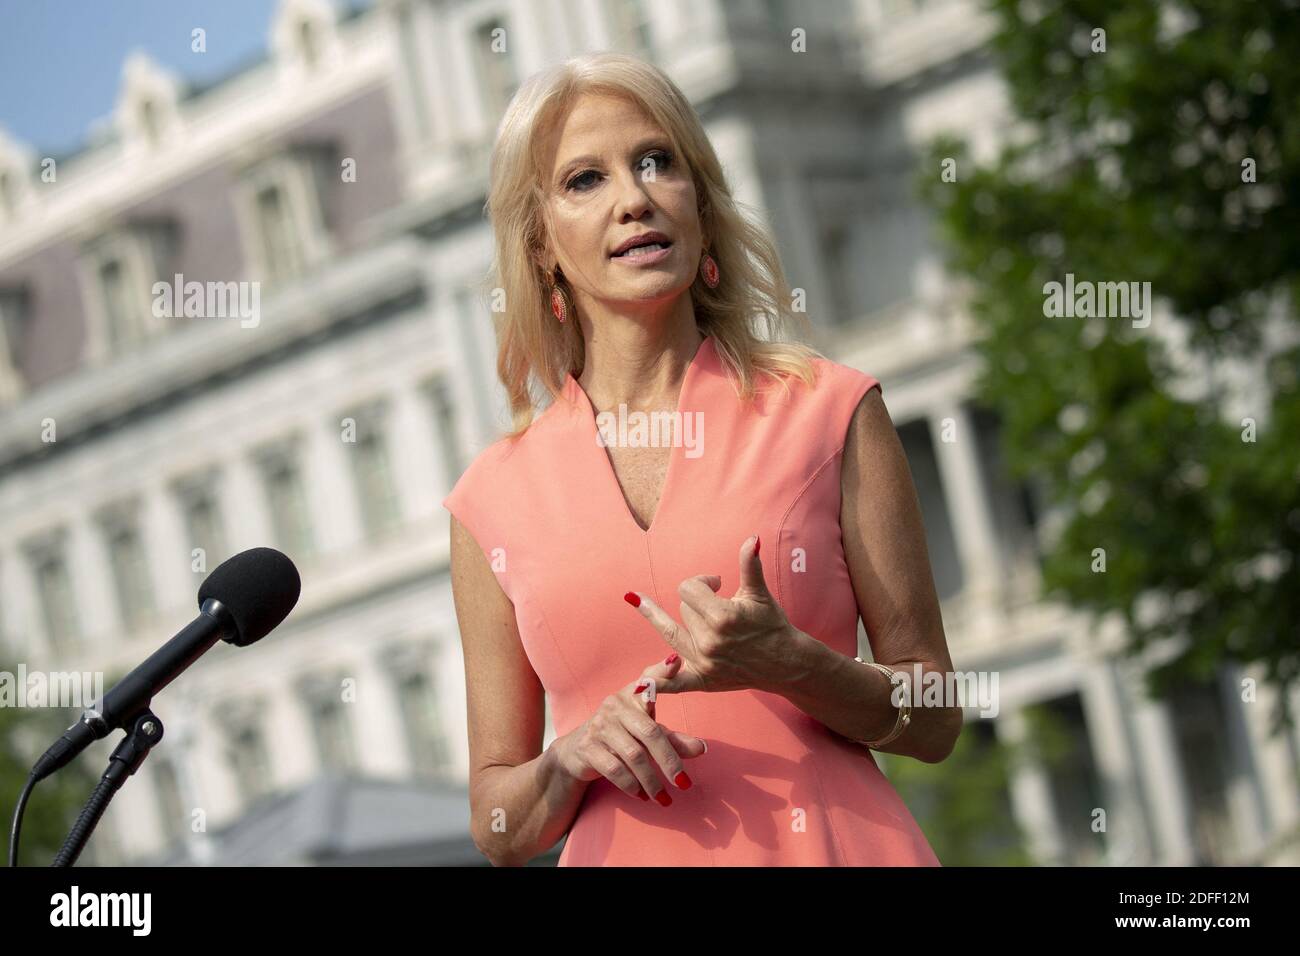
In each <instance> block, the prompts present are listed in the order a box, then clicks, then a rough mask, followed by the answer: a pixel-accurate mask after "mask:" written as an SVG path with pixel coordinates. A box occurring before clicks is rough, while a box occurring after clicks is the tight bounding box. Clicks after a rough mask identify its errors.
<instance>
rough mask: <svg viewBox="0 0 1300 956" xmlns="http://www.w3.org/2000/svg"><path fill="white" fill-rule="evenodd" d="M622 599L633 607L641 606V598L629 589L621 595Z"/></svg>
mask: <svg viewBox="0 0 1300 956" xmlns="http://www.w3.org/2000/svg"><path fill="white" fill-rule="evenodd" d="M623 600H624V601H626V602H627V603H628V604H630V605H632V606H633V607H640V606H641V599H640V598H639V597H637V596H636V595H635V594H633V593H632V592H631V591H628V592H627V593H626V594H624V595H623Z"/></svg>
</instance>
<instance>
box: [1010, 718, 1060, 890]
mask: <svg viewBox="0 0 1300 956" xmlns="http://www.w3.org/2000/svg"><path fill="white" fill-rule="evenodd" d="M993 727H994V730H995V731H996V732H997V735H998V738H999V739H1000V740H1002V741H1003V742H1004V743H1007V744H1009V745H1011V746H1013V747H1016V748H1020V747H1023V746H1024V745H1025V743H1026V740H1027V738H1028V733H1029V728H1028V724H1027V721H1026V720H1025V715H1024V711H1023V710H1020V709H1014V710H1013V709H1007V710H1005V711H1004V712H1003V713H1002V716H1001V717H999V718H998V719H997V720H996V721H995V722H994V724H993ZM1011 774H1012V776H1011V803H1012V806H1013V807H1014V808H1015V814H1016V820H1017V822H1018V823H1019V824H1020V826H1021V828H1022V829H1023V830H1024V832H1025V833H1026V835H1027V836H1028V840H1029V851H1030V853H1031V854H1032V855H1033V858H1034V861H1035V863H1036V864H1038V865H1047V866H1053V865H1060V864H1064V863H1065V862H1066V859H1065V840H1064V838H1063V836H1062V833H1061V824H1060V820H1059V819H1058V817H1057V812H1056V805H1055V800H1054V799H1053V797H1052V788H1051V782H1050V780H1049V778H1048V775H1047V773H1046V771H1045V770H1044V769H1043V768H1042V766H1041V765H1039V764H1038V763H1037V762H1036V761H1032V760H1030V761H1020V762H1018V764H1017V765H1015V766H1013V767H1012V771H1011Z"/></svg>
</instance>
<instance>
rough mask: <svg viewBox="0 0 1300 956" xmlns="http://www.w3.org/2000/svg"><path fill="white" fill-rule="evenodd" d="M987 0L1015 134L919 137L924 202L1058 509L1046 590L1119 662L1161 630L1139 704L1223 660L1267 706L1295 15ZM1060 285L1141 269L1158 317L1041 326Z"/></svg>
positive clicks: (1277, 527) (1277, 638) (1023, 465)
mask: <svg viewBox="0 0 1300 956" xmlns="http://www.w3.org/2000/svg"><path fill="white" fill-rule="evenodd" d="M989 6H990V10H991V12H992V14H993V16H994V18H995V23H996V27H995V31H996V36H995V38H994V40H993V43H992V52H993V56H994V58H995V60H996V62H997V64H998V65H999V67H1000V69H1001V71H1002V73H1003V76H1004V78H1005V80H1006V83H1007V88H1008V91H1009V96H1010V101H1011V103H1012V107H1013V110H1014V113H1015V118H1016V120H1017V123H1016V124H1015V129H1014V130H1013V131H1011V132H1010V134H1009V135H1008V136H1007V137H1006V139H1005V141H1004V145H1003V146H1002V147H1001V148H1000V151H999V153H998V155H997V156H996V157H995V158H994V159H992V160H991V161H989V162H986V163H983V164H980V163H977V162H976V161H975V160H974V159H973V158H972V155H971V153H970V151H969V149H968V148H967V147H966V146H965V145H964V144H963V143H962V142H960V141H958V140H956V139H952V138H946V139H942V140H939V141H937V142H935V143H932V144H930V146H929V148H928V149H927V153H928V155H927V156H926V157H925V158H924V163H923V169H924V172H923V175H922V180H921V191H922V194H923V196H924V197H925V200H926V202H927V203H928V204H929V205H930V206H931V207H932V208H933V209H934V210H935V212H936V216H937V221H938V225H939V230H940V234H941V238H942V242H943V245H944V247H945V250H946V252H947V254H948V257H949V261H950V266H951V268H952V271H953V272H954V274H956V275H957V276H959V277H960V278H961V279H963V280H965V281H964V282H963V284H964V285H968V287H969V295H970V298H969V308H970V311H971V316H972V320H973V323H974V328H975V335H976V338H977V346H976V349H977V352H978V354H979V356H980V359H981V365H982V372H981V375H980V380H979V382H978V384H977V391H978V398H979V400H981V401H982V402H984V403H986V404H988V405H990V406H991V407H992V408H993V409H994V410H995V411H996V412H997V413H998V415H999V416H1000V418H1001V421H1002V423H1003V438H1002V441H1003V451H1004V454H1005V457H1006V459H1007V463H1008V466H1009V467H1010V469H1011V470H1012V471H1013V473H1014V474H1015V475H1016V476H1017V477H1020V478H1028V479H1031V480H1033V481H1034V482H1035V484H1036V485H1037V486H1038V490H1039V491H1040V493H1041V494H1042V496H1043V498H1044V500H1045V503H1046V504H1047V506H1048V508H1049V509H1050V510H1051V511H1052V512H1053V514H1054V515H1055V516H1057V517H1059V518H1060V523H1059V534H1058V535H1054V536H1053V539H1052V540H1050V541H1048V542H1047V543H1046V548H1047V550H1046V553H1045V555H1044V566H1043V578H1044V589H1045V591H1046V592H1047V595H1048V596H1050V597H1053V598H1057V599H1063V600H1065V601H1067V602H1069V603H1071V604H1073V605H1074V606H1076V607H1079V608H1082V609H1087V610H1089V611H1091V612H1093V613H1094V614H1095V615H1097V616H1098V617H1102V616H1107V615H1112V614H1115V613H1118V614H1119V615H1121V616H1122V619H1123V621H1124V622H1125V623H1126V625H1127V628H1126V629H1127V633H1128V637H1127V639H1126V640H1127V646H1126V650H1127V651H1128V652H1129V653H1134V654H1136V653H1138V652H1140V651H1142V650H1143V649H1145V648H1146V647H1148V646H1149V645H1151V644H1152V643H1154V642H1158V641H1162V640H1163V639H1170V638H1172V639H1173V640H1172V641H1171V642H1170V643H1171V644H1172V645H1173V646H1175V647H1176V648H1177V651H1176V653H1175V654H1174V655H1173V656H1172V657H1171V658H1170V659H1169V660H1167V661H1165V662H1164V663H1162V664H1161V665H1160V666H1158V667H1156V668H1154V669H1153V670H1152V671H1151V672H1150V678H1149V685H1150V689H1151V691H1152V692H1153V693H1156V694H1163V693H1164V692H1165V691H1166V689H1167V688H1168V687H1170V686H1171V685H1172V683H1173V682H1174V681H1176V680H1178V679H1180V678H1189V679H1192V680H1197V679H1203V678H1205V677H1207V676H1208V675H1209V674H1210V673H1212V672H1213V671H1214V670H1215V669H1216V668H1218V667H1219V666H1220V665H1221V664H1222V663H1223V662H1224V661H1233V662H1237V663H1242V664H1245V663H1259V664H1261V665H1263V667H1264V669H1265V673H1266V675H1267V679H1268V680H1270V681H1271V682H1275V683H1276V684H1278V685H1281V686H1282V689H1283V691H1284V693H1283V694H1282V695H1280V696H1281V699H1282V700H1283V702H1284V701H1285V697H1286V694H1285V691H1286V689H1287V688H1289V687H1290V685H1291V684H1292V682H1293V681H1294V680H1295V678H1296V675H1297V669H1298V668H1300V637H1298V634H1300V632H1298V630H1297V621H1300V568H1297V565H1296V553H1297V544H1300V441H1297V436H1300V392H1298V386H1297V382H1298V381H1300V376H1298V375H1297V370H1298V369H1300V348H1297V344H1296V343H1297V341H1300V335H1297V333H1300V328H1297V323H1296V319H1295V302H1296V293H1297V291H1298V283H1297V278H1298V276H1300V203H1297V201H1296V200H1297V183H1298V181H1300V15H1297V14H1300V4H1298V3H1296V2H1295V0H1258V2H1249V3H1242V2H1240V0H1184V2H1179V3H1162V2H1158V0H1024V2H1019V0H995V2H992V3H991V4H990V5H989ZM945 159H948V160H953V161H955V165H954V163H948V164H947V169H948V170H950V171H951V170H954V169H955V178H954V176H952V175H947V176H944V175H942V171H943V170H944V168H945V166H944V160H945ZM1067 274H1073V276H1074V277H1075V278H1076V279H1078V280H1087V281H1090V282H1097V283H1101V282H1149V283H1150V289H1151V292H1152V294H1153V295H1154V297H1155V299H1156V300H1157V302H1158V303H1159V304H1160V305H1161V306H1163V307H1164V308H1162V309H1161V310H1160V311H1158V312H1157V314H1156V315H1155V316H1154V318H1151V320H1150V324H1149V325H1147V326H1145V327H1142V323H1141V321H1140V320H1139V319H1137V318H1133V319H1132V320H1129V319H1124V318H1067V317H1048V315H1047V314H1046V313H1045V301H1046V299H1047V294H1046V288H1047V284H1048V283H1050V282H1061V283H1064V282H1065V281H1066V276H1067ZM1166 312H1167V313H1168V314H1166ZM1147 315H1148V317H1149V316H1150V313H1149V312H1148V313H1147ZM1173 343H1181V346H1179V347H1174V345H1173ZM1234 374H1235V375H1237V376H1238V377H1236V378H1234ZM1243 383H1244V384H1243ZM1095 549H1103V550H1104V560H1105V570H1104V573H1101V572H1100V570H1099V567H1100V565H1099V564H1098V563H1097V557H1098V556H1099V555H1100V554H1101V552H1097V551H1095ZM1273 717H1274V720H1275V729H1276V728H1277V726H1278V725H1279V724H1280V723H1281V722H1283V721H1285V722H1286V723H1288V724H1289V723H1290V719H1291V715H1290V714H1287V713H1286V712H1285V707H1284V706H1283V707H1280V708H1278V709H1277V710H1276V711H1275V712H1274V714H1273Z"/></svg>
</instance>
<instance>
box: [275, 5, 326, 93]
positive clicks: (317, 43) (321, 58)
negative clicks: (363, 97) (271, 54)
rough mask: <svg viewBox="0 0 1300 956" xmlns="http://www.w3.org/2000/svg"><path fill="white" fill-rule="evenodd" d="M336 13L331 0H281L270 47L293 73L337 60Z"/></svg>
mask: <svg viewBox="0 0 1300 956" xmlns="http://www.w3.org/2000/svg"><path fill="white" fill-rule="evenodd" d="M336 26H337V14H336V12H335V10H334V5H333V4H332V3H330V2H329V0H282V2H281V4H280V9H279V11H278V12H277V13H276V15H275V20H274V22H273V23H272V25H271V48H272V49H273V50H274V51H275V56H276V59H277V60H278V61H279V63H280V64H281V66H282V68H283V69H284V70H285V71H286V72H288V73H291V74H297V75H305V74H308V73H313V72H315V71H316V70H317V69H319V68H321V67H322V66H328V65H330V64H332V63H335V62H337V59H338V55H339V40H338V31H337V29H336Z"/></svg>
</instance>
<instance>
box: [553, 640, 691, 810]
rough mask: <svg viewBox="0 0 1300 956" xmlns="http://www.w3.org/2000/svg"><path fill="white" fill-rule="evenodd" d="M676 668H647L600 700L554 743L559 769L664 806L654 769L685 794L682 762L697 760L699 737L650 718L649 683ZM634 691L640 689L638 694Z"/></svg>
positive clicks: (663, 665)
mask: <svg viewBox="0 0 1300 956" xmlns="http://www.w3.org/2000/svg"><path fill="white" fill-rule="evenodd" d="M681 666H682V662H681V658H679V657H678V658H675V659H673V660H672V663H671V664H669V663H665V662H663V661H659V662H658V663H655V664H652V665H651V666H650V667H647V668H646V669H645V670H644V671H643V672H642V673H641V677H640V678H639V679H637V680H635V681H632V682H631V683H630V684H628V685H627V686H626V687H624V688H622V689H621V690H618V691H616V692H614V693H613V694H610V695H609V696H608V697H606V698H605V699H604V700H603V701H601V702H600V706H599V707H597V708H596V712H595V713H594V714H592V715H591V716H590V717H589V718H587V721H586V723H584V724H583V725H582V726H581V727H579V728H577V729H576V730H573V731H570V732H569V733H567V734H565V735H564V736H563V737H561V738H560V739H559V740H557V741H556V744H557V748H556V755H557V756H558V758H559V762H560V766H562V767H563V768H564V770H565V771H566V772H567V773H569V774H570V775H571V776H573V777H574V778H575V779H577V780H582V781H590V780H596V779H598V778H600V777H604V778H605V779H607V780H608V781H609V782H610V783H612V784H614V786H616V787H618V788H619V789H620V790H622V791H623V792H624V793H626V794H628V795H629V796H635V797H640V798H641V799H642V800H649V799H650V797H654V798H655V799H656V800H658V801H659V803H661V804H662V805H663V806H665V807H666V806H668V805H669V804H670V803H672V802H673V801H672V797H670V796H669V795H668V792H667V789H666V788H665V786H664V784H663V782H662V781H661V780H660V778H659V774H658V773H656V769H655V768H656V767H657V768H658V769H659V770H662V771H663V774H664V776H665V777H666V778H667V779H669V780H672V781H673V783H674V784H675V785H676V786H677V787H679V788H681V789H683V790H685V789H686V788H687V787H689V786H690V785H691V780H690V777H689V776H687V774H686V770H685V767H684V765H683V762H682V761H683V758H689V757H698V756H700V755H701V754H702V753H704V751H705V750H706V748H707V745H706V744H705V742H704V740H703V739H701V738H700V737H693V736H691V735H690V734H683V733H679V732H678V731H676V730H669V729H668V728H667V727H664V726H663V725H662V724H660V723H658V722H657V721H656V720H655V719H654V682H655V680H663V679H665V678H668V677H672V676H673V675H674V674H676V672H677V671H678V670H679V669H680V668H681ZM638 687H644V688H645V689H644V690H642V691H641V692H638V691H637V688H638ZM647 794H648V795H649V796H647Z"/></svg>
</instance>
